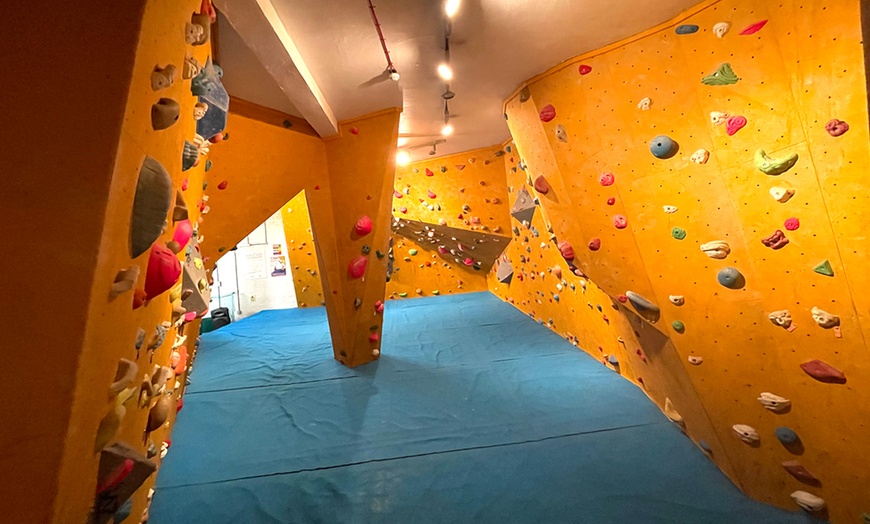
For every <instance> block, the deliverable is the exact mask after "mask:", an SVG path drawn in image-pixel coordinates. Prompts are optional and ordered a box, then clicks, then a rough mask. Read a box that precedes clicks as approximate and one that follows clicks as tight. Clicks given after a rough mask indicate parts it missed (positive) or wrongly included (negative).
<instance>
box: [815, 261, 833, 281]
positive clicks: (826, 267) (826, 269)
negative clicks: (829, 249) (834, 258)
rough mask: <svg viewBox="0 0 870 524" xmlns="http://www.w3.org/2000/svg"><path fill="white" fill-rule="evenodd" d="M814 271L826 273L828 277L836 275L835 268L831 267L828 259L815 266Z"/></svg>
mask: <svg viewBox="0 0 870 524" xmlns="http://www.w3.org/2000/svg"><path fill="white" fill-rule="evenodd" d="M813 271H815V272H816V273H818V274H820V275H825V276H826V277H832V276H834V268H832V267H831V263H830V262H828V261H827V260H825V261H824V262H822V263H821V264H819V265H817V266H816V267H814V268H813Z"/></svg>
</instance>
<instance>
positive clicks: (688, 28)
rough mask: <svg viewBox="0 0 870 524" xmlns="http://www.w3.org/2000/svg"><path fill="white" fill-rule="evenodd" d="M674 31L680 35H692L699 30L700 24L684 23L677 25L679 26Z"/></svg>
mask: <svg viewBox="0 0 870 524" xmlns="http://www.w3.org/2000/svg"><path fill="white" fill-rule="evenodd" d="M674 32H675V33H677V34H678V35H690V34H692V33H697V32H698V26H696V25H694V24H684V25H680V26H677V28H676V29H674Z"/></svg>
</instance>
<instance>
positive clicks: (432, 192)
mask: <svg viewBox="0 0 870 524" xmlns="http://www.w3.org/2000/svg"><path fill="white" fill-rule="evenodd" d="M426 196H428V197H429V198H435V197H437V196H438V195H436V194H435V192H434V191H432V190H431V189H429V190H427V191H426Z"/></svg>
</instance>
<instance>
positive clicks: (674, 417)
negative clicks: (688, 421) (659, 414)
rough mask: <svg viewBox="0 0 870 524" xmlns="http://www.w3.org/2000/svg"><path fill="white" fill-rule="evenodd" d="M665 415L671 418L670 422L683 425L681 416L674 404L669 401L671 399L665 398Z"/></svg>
mask: <svg viewBox="0 0 870 524" xmlns="http://www.w3.org/2000/svg"><path fill="white" fill-rule="evenodd" d="M665 415H666V416H667V417H668V418H669V419H671V422H674V423H676V424H679V425H680V426H683V425H685V422H684V421H683V416H682V415H680V413H679V412H678V411H677V410H676V408H674V405H673V404H672V403H671V399H669V398H666V399H665Z"/></svg>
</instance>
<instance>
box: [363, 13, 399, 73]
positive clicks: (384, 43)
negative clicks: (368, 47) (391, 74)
mask: <svg viewBox="0 0 870 524" xmlns="http://www.w3.org/2000/svg"><path fill="white" fill-rule="evenodd" d="M368 1H369V9H370V10H371V12H372V21H373V22H374V23H375V29H376V30H377V31H378V38H379V39H380V40H381V47H382V48H383V49H384V58H386V59H387V69H388V70H389V71H393V70H395V69H396V66H394V65H393V60H392V59H391V58H390V50H389V49H387V41H386V40H385V39H384V32H383V31H381V23H380V22H379V21H378V15H377V13H375V6H374V4H372V0H368Z"/></svg>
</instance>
